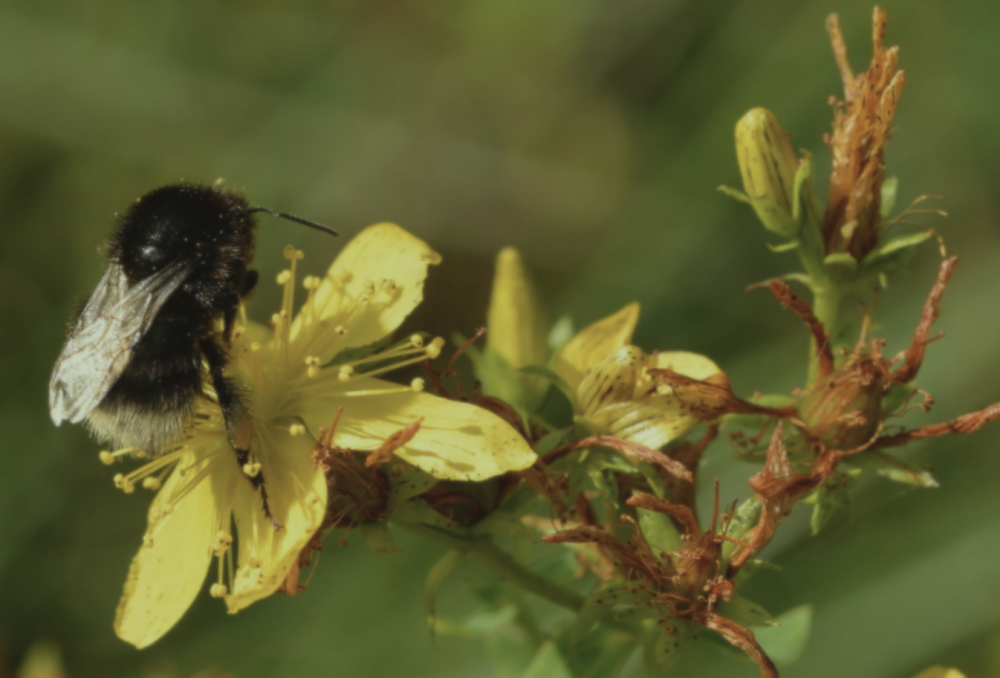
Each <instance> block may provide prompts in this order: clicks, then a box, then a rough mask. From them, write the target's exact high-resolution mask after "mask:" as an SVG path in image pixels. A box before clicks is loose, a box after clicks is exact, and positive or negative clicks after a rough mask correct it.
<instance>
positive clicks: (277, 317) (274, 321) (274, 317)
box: [271, 313, 281, 327]
mask: <svg viewBox="0 0 1000 678" xmlns="http://www.w3.org/2000/svg"><path fill="white" fill-rule="evenodd" d="M280 324H281V314H280V313H272V314H271V325H272V326H273V327H277V326H278V325H280Z"/></svg>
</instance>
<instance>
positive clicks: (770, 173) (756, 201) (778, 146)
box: [736, 108, 799, 238]
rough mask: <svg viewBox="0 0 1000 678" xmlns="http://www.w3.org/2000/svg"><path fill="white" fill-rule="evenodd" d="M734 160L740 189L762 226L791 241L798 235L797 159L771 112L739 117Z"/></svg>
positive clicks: (759, 110)
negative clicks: (737, 166) (739, 175)
mask: <svg viewBox="0 0 1000 678" xmlns="http://www.w3.org/2000/svg"><path fill="white" fill-rule="evenodd" d="M736 159H737V160H738V161H739V164H740V174H742V175H743V190H745V191H746V194H747V197H748V198H750V204H751V205H752V206H753V209H754V211H755V212H756V213H757V217H758V218H759V219H760V220H761V222H763V224H764V227H765V228H766V229H767V230H769V231H772V232H774V233H777V234H778V235H780V236H783V237H785V238H794V237H795V236H796V234H797V233H798V232H799V223H798V221H797V220H796V219H795V218H794V217H793V213H794V204H793V199H794V198H793V196H794V190H795V173H796V171H797V170H798V167H799V159H798V158H797V157H796V156H795V151H794V150H793V149H792V145H791V143H789V141H788V135H787V134H786V133H785V130H783V129H782V128H781V125H780V124H779V123H778V119H777V118H776V117H774V113H772V112H771V111H769V110H767V109H766V108H754V109H752V110H750V111H748V112H747V113H746V115H744V116H743V117H742V118H740V120H739V122H737V123H736Z"/></svg>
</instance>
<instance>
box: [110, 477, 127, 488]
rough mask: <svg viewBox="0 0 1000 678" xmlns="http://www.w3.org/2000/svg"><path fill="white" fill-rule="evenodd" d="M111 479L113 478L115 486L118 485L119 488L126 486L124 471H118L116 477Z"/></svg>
mask: <svg viewBox="0 0 1000 678" xmlns="http://www.w3.org/2000/svg"><path fill="white" fill-rule="evenodd" d="M111 480H112V482H114V484H115V487H117V488H118V489H119V490H120V489H122V488H123V487H125V474H124V473H116V474H115V477H114V478H112V479H111Z"/></svg>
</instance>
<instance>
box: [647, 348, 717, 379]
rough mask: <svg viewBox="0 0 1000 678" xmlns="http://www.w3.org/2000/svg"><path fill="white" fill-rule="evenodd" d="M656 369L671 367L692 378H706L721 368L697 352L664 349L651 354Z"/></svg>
mask: <svg viewBox="0 0 1000 678" xmlns="http://www.w3.org/2000/svg"><path fill="white" fill-rule="evenodd" d="M652 358H653V361H654V365H653V367H656V368H658V369H661V370H662V369H671V370H673V371H674V372H677V373H678V374H683V375H684V376H685V377H691V378H692V379H708V378H709V377H712V376H715V375H716V374H718V373H719V372H721V371H722V370H720V369H719V366H718V365H716V364H715V363H714V362H712V361H711V360H709V359H708V358H706V357H705V356H703V355H700V354H698V353H688V352H687V351H665V352H663V353H657V354H656V355H654V356H652Z"/></svg>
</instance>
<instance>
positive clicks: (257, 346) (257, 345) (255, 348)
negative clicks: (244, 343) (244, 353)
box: [250, 341, 260, 351]
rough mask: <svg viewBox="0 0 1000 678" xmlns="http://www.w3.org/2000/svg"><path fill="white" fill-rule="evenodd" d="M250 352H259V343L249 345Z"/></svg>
mask: <svg viewBox="0 0 1000 678" xmlns="http://www.w3.org/2000/svg"><path fill="white" fill-rule="evenodd" d="M250 350H251V351H259V350H260V342H259V341H255V342H253V343H252V344H250Z"/></svg>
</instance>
